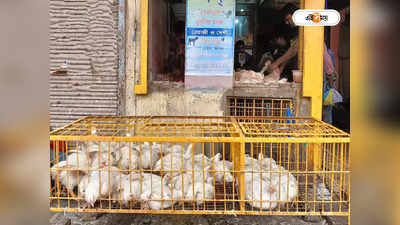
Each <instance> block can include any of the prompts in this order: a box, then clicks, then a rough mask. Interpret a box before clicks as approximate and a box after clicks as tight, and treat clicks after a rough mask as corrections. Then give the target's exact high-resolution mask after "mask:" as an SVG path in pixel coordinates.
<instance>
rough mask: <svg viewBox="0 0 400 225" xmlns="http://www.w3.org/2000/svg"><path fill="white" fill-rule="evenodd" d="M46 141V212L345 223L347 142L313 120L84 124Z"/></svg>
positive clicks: (102, 120) (92, 120)
mask: <svg viewBox="0 0 400 225" xmlns="http://www.w3.org/2000/svg"><path fill="white" fill-rule="evenodd" d="M50 141H51V142H52V146H53V147H52V149H51V161H50V167H51V169H50V170H51V173H50V176H51V179H50V180H51V183H50V185H51V188H50V210H51V211H53V212H109V213H170V214H236V215H241V214H246V215H305V216H313V215H314V216H316V215H326V216H328V215H330V216H349V215H350V149H349V141H350V137H349V135H348V134H347V133H345V132H343V131H340V130H338V129H336V128H335V127H333V126H331V125H329V124H326V123H323V122H321V121H317V120H314V119H311V118H274V117H100V116H97V117H85V118H83V119H80V120H78V121H76V122H74V123H71V124H69V125H67V126H65V127H63V128H61V129H58V130H55V131H53V132H51V134H50Z"/></svg>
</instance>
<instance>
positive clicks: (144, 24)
mask: <svg viewBox="0 0 400 225" xmlns="http://www.w3.org/2000/svg"><path fill="white" fill-rule="evenodd" d="M148 25H149V0H141V1H140V82H138V83H137V84H135V94H147V61H148V59H147V56H148V52H147V51H148V32H149V29H148Z"/></svg>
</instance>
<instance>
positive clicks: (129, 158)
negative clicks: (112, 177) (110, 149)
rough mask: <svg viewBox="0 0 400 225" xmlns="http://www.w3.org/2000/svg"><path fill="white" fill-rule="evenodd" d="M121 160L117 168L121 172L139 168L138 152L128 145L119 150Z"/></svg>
mask: <svg viewBox="0 0 400 225" xmlns="http://www.w3.org/2000/svg"><path fill="white" fill-rule="evenodd" d="M120 153H121V159H120V161H119V168H120V169H122V170H128V169H131V170H134V169H138V168H139V152H138V151H136V149H135V148H131V147H130V146H129V145H125V146H123V147H121V148H120Z"/></svg>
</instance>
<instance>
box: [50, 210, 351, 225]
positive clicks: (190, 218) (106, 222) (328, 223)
mask: <svg viewBox="0 0 400 225" xmlns="http://www.w3.org/2000/svg"><path fill="white" fill-rule="evenodd" d="M306 220H307V222H306ZM161 224H162V225H344V224H347V221H346V218H343V217H335V218H332V217H330V218H320V217H312V218H308V219H307V218H306V219H305V218H301V217H295V216H293V217H284V216H220V215H207V216H202V215H142V214H96V213H94V214H93V213H88V214H73V213H66V214H63V213H57V214H54V215H53V217H52V218H51V220H50V225H161Z"/></svg>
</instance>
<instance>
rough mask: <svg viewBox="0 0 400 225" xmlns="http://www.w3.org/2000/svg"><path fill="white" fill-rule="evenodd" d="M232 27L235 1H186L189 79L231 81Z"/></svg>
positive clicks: (186, 66)
mask: <svg viewBox="0 0 400 225" xmlns="http://www.w3.org/2000/svg"><path fill="white" fill-rule="evenodd" d="M234 27H235V0H187V10H186V47H185V49H186V54H185V58H186V60H185V75H186V76H187V77H186V78H188V79H189V81H193V80H197V81H198V80H200V79H203V78H205V77H209V78H210V79H213V80H214V81H217V82H218V80H220V81H221V79H222V80H225V81H226V80H229V79H230V80H232V76H233V59H234V35H235V32H234ZM188 76H190V77H188ZM192 76H196V78H193V77H192ZM220 76H223V77H225V79H224V78H221V77H220ZM211 77H213V78H211ZM218 77H220V78H218ZM227 78H228V79H227ZM188 79H186V80H185V83H187V82H186V81H188ZM202 81H203V83H204V81H205V80H204V79H203V80H202ZM217 86H218V85H217ZM217 86H216V85H214V87H217ZM219 86H220V85H219ZM225 86H226V85H225Z"/></svg>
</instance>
